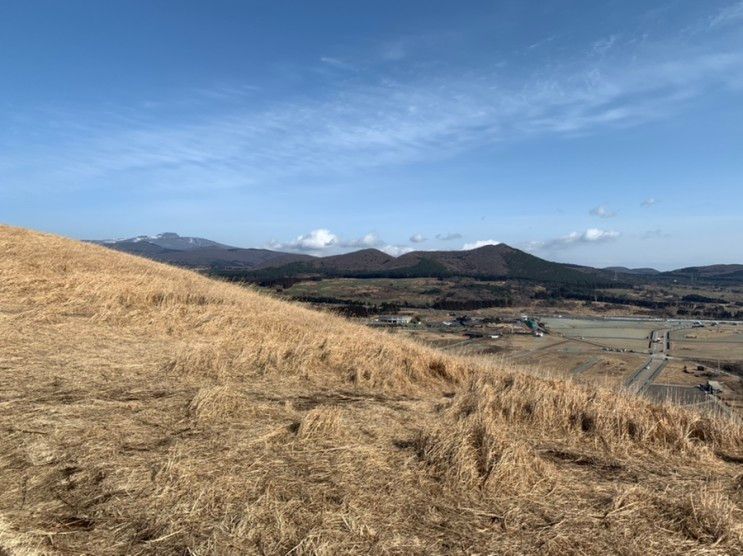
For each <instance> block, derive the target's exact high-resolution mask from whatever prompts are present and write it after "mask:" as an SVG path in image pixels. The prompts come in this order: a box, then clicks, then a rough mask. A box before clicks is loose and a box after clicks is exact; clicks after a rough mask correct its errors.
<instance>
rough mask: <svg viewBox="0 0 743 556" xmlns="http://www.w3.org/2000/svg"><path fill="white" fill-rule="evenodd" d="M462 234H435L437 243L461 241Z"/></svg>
mask: <svg viewBox="0 0 743 556" xmlns="http://www.w3.org/2000/svg"><path fill="white" fill-rule="evenodd" d="M462 237H463V236H462V234H460V233H458V232H448V233H445V234H436V239H438V240H439V241H454V240H456V239H462Z"/></svg>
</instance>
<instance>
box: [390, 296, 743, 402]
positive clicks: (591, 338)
mask: <svg viewBox="0 0 743 556" xmlns="http://www.w3.org/2000/svg"><path fill="white" fill-rule="evenodd" d="M418 315H419V318H420V320H421V323H420V324H418V325H416V326H413V327H406V328H402V329H399V330H396V332H398V333H402V334H404V335H406V336H410V337H411V338H413V339H415V340H417V341H421V342H424V343H426V344H428V345H430V346H433V347H436V348H439V349H442V350H444V351H446V352H448V353H452V354H454V353H456V354H457V355H461V356H472V357H485V358H498V359H501V360H506V361H509V362H511V363H513V364H516V365H519V366H521V367H524V368H526V369H528V370H529V371H530V372H533V373H536V374H540V375H545V376H557V377H570V378H571V379H572V380H575V381H577V382H583V383H587V384H592V385H597V386H603V387H608V388H611V389H623V388H630V389H631V390H632V391H633V392H637V393H638V394H640V395H644V396H647V397H649V398H651V399H655V400H658V401H670V402H672V403H677V404H681V405H687V404H693V405H700V404H701V406H704V407H707V408H709V409H710V410H712V411H723V412H733V413H735V414H738V415H740V416H742V417H743V413H741V409H743V380H742V379H741V373H740V367H739V366H738V365H739V364H740V362H743V351H739V350H743V326H739V325H734V324H732V323H714V324H713V323H712V322H706V323H705V324H704V325H703V326H702V327H700V323H698V322H697V321H692V320H682V319H674V320H666V319H637V318H634V319H633V318H598V317H592V318H587V317H583V316H579V317H570V316H561V317H543V318H541V317H534V318H536V319H537V320H538V321H539V322H540V324H542V325H543V326H544V328H545V330H546V332H547V334H545V335H544V336H535V335H533V334H529V333H513V334H503V335H497V337H493V336H494V334H491V332H492V331H495V330H500V329H498V328H496V329H493V330H491V329H489V328H487V326H488V325H485V327H484V328H482V327H480V328H471V329H470V328H467V327H466V326H459V327H458V326H454V327H448V328H447V327H442V326H441V323H440V321H441V319H442V318H444V317H442V314H441V312H435V311H430V312H422V313H421V312H419V313H418ZM472 315H473V317H474V318H475V319H477V318H483V319H484V320H485V321H487V320H488V319H497V320H501V321H504V320H508V317H507V316H506V313H505V312H504V311H503V310H500V311H494V310H482V311H476V312H474V313H472ZM496 315H497V316H496ZM446 318H451V317H450V316H449V317H446ZM510 318H511V320H512V321H515V322H518V321H519V319H520V317H519V316H518V315H516V314H513V313H511V316H510ZM695 323H696V327H695ZM489 326H494V327H498V326H501V327H502V326H503V324H502V323H501V324H495V325H489ZM489 330H490V331H489ZM516 331H517V332H519V330H518V329H516ZM473 332H475V333H474V334H473ZM520 332H523V330H521V331H520ZM651 338H658V341H657V342H653V341H652V340H651ZM668 340H670V350H669V349H668V345H669V344H668V343H667V342H668ZM718 360H719V361H721V362H723V363H727V365H728V366H727V367H726V366H725V365H723V366H722V367H721V368H719V369H718V368H717V365H716V364H713V363H714V362H715V361H718ZM731 369H732V370H731ZM710 380H712V381H716V382H717V383H719V384H721V385H722V391H721V392H718V393H717V394H716V395H715V396H711V395H709V394H707V393H706V392H705V391H704V390H703V388H702V387H703V386H704V387H706V385H707V383H708V381H710Z"/></svg>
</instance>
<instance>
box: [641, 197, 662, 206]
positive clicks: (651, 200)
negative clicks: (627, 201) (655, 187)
mask: <svg viewBox="0 0 743 556" xmlns="http://www.w3.org/2000/svg"><path fill="white" fill-rule="evenodd" d="M658 202H659V201H658V199H656V198H655V197H648V198H647V199H645V200H644V201H643V202H642V203H640V205H641V206H643V207H652V206H655V205H657V204H658Z"/></svg>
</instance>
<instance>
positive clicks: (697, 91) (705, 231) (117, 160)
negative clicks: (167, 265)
mask: <svg viewBox="0 0 743 556" xmlns="http://www.w3.org/2000/svg"><path fill="white" fill-rule="evenodd" d="M0 52H2V56H0V221H2V222H6V223H9V224H14V225H20V226H27V227H31V228H35V229H40V230H46V231H51V232H55V233H59V234H63V235H68V236H72V237H77V238H111V237H128V236H134V235H139V234H154V233H158V232H162V231H175V232H178V233H180V234H182V235H196V236H202V237H207V238H210V239H215V240H218V241H222V242H225V243H229V244H233V245H238V246H270V247H274V248H281V249H285V250H302V251H307V252H312V253H336V252H340V251H344V250H349V249H353V248H358V247H363V246H376V247H380V248H383V249H385V250H387V251H389V252H392V253H400V252H404V251H406V250H410V249H461V248H465V247H472V246H476V245H479V244H482V243H483V242H489V241H502V242H506V243H508V244H510V245H513V246H515V247H519V248H522V249H528V250H530V251H531V252H532V253H534V254H536V255H539V256H542V257H545V258H548V259H552V260H561V261H570V262H577V263H583V264H592V265H598V266H608V265H628V266H646V265H649V266H655V267H657V268H661V269H665V268H672V267H680V266H685V265H691V264H709V263H718V262H738V263H743V247H741V245H743V2H742V1H740V0H725V1H715V0H706V1H704V2H699V1H695V0H694V1H692V0H672V1H668V0H666V1H663V2H651V1H645V0H643V1H629V0H617V1H597V0H583V1H574V0H561V1H556V0H555V1H536V0H534V1H523V0H518V1H517V0H513V1H490V2H448V1H446V2H439V1H431V0H427V1H420V2H414V1H405V2H400V1H395V2H387V1H377V2H349V1H336V2H323V1H313V2H281V1H278V0H273V1H266V2H250V1H247V0H246V1H240V2H238V1H234V2H233V1H230V2H228V1H215V0H210V1H209V2H207V1H201V2H195V1H184V0H181V1H177V2H176V1H162V0H160V1H156V0H153V1H144V0H142V1H135V0H130V1H127V2H122V1H115V0H110V1H107V2H98V1H93V0H89V1H80V0H66V1H65V2H59V1H56V0H47V1H41V0H23V1H14V0H4V1H3V2H1V3H0Z"/></svg>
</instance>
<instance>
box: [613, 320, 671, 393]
mask: <svg viewBox="0 0 743 556" xmlns="http://www.w3.org/2000/svg"><path fill="white" fill-rule="evenodd" d="M670 333H671V331H670V329H667V328H662V329H660V330H653V332H652V333H651V334H650V357H649V358H648V360H647V361H646V362H645V363H644V364H643V365H642V367H640V368H639V369H637V371H635V372H634V373H633V374H632V375H631V376H630V377H629V378H628V379H627V380H626V381H625V382H624V386H625V387H626V388H627V390H629V391H630V392H633V393H635V394H639V393H642V392H644V391H645V390H647V388H648V386H650V385H651V384H652V383H653V382H654V381H655V379H656V378H658V376H659V375H660V373H662V372H663V369H665V368H666V365H668V361H667V360H666V350H667V348H668V342H669V334H670Z"/></svg>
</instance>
